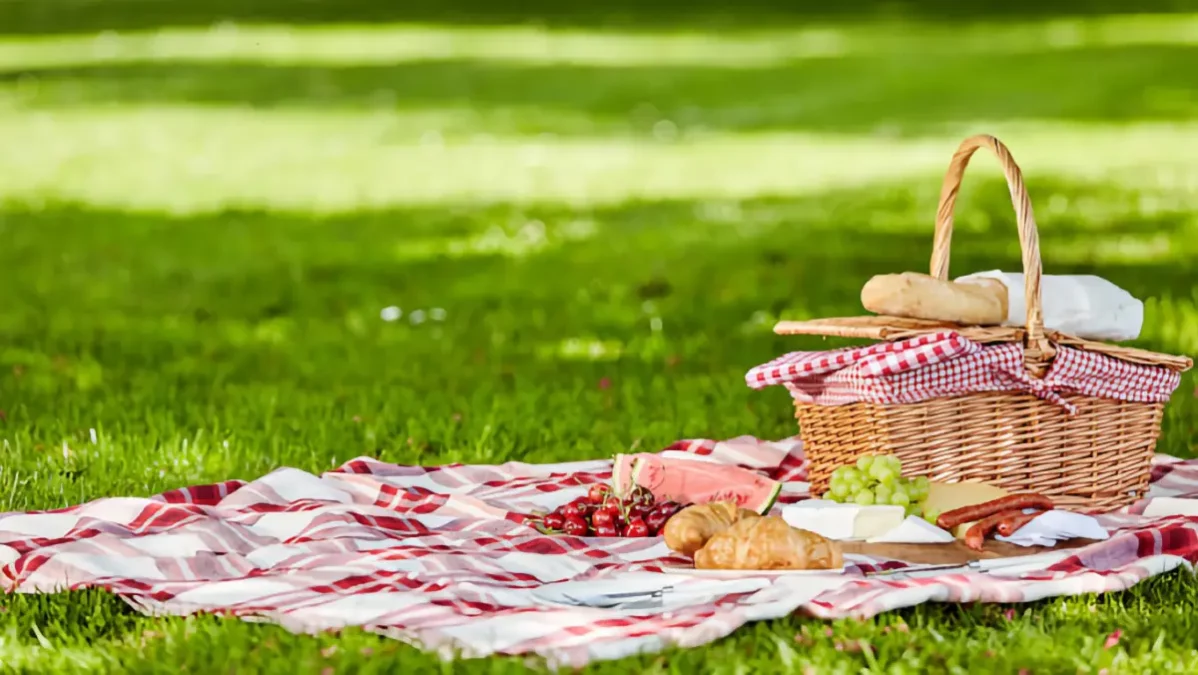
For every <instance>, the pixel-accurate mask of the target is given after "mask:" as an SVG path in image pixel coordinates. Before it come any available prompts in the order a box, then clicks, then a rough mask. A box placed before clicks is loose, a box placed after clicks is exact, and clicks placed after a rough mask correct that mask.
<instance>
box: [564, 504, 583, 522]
mask: <svg viewBox="0 0 1198 675" xmlns="http://www.w3.org/2000/svg"><path fill="white" fill-rule="evenodd" d="M562 516H563V517H565V519H566V520H569V519H570V518H582V509H580V508H578V504H575V503H574V502H570V503H569V504H566V505H565V506H563V507H562Z"/></svg>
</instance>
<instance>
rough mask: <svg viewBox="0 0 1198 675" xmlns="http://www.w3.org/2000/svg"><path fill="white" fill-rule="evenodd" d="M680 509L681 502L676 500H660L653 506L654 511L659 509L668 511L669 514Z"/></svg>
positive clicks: (664, 511) (663, 511)
mask: <svg viewBox="0 0 1198 675" xmlns="http://www.w3.org/2000/svg"><path fill="white" fill-rule="evenodd" d="M681 509H682V505H681V504H679V503H678V502H672V501H664V502H660V503H658V504H656V505H654V507H653V510H654V511H661V512H662V513H670V514H673V513H677V512H678V511H680V510H681Z"/></svg>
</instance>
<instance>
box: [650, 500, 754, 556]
mask: <svg viewBox="0 0 1198 675" xmlns="http://www.w3.org/2000/svg"><path fill="white" fill-rule="evenodd" d="M758 517H759V516H758V515H757V514H756V513H754V512H753V511H750V510H748V509H742V508H738V507H737V506H736V504H735V503H733V502H713V503H710V504H695V505H693V506H688V507H686V508H685V509H682V510H681V511H679V512H678V513H675V514H674V515H673V516H671V517H670V519H669V520H668V521H666V526H665V528H663V529H662V534H663V535H665V538H666V546H668V547H669V548H670V550H671V551H677V552H678V553H681V554H683V555H694V553H695V551H698V550H699V549H701V548H703V545H704V544H706V543H707V540H708V539H711V536H712V535H713V534H715V533H717V532H722V531H724V530H726V529H728V527H730V526H731V525H732V524H733V523H735V522H738V521H740V520H743V519H745V518H758Z"/></svg>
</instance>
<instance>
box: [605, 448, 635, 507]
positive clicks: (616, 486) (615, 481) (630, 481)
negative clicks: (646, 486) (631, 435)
mask: <svg viewBox="0 0 1198 675" xmlns="http://www.w3.org/2000/svg"><path fill="white" fill-rule="evenodd" d="M625 457H627V455H624V454H623V453H621V454H618V455H616V456H615V458H614V459H612V463H611V490H612V492H613V493H615V495H616V496H617V497H623V496H624V494H625V493H626V492H627V491H628V490H630V489H632V486H633V485H635V484H636V483H635V478H634V476H635V475H636V474H635V473H634V472H633V471H629V472H628V475H627V476H625V475H623V473H622V472H623V470H624V466H626V465H627V462H625V461H624V458H625ZM639 461H640V459H639V458H638V459H636V460H634V461H633V463H632V466H631V467H630V468H632V469H635V468H636V463H637V462H639Z"/></svg>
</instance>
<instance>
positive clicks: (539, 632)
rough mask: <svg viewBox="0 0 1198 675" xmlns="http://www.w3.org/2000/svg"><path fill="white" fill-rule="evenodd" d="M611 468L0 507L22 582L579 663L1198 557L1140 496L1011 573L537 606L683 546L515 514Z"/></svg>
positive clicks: (363, 463)
mask: <svg viewBox="0 0 1198 675" xmlns="http://www.w3.org/2000/svg"><path fill="white" fill-rule="evenodd" d="M670 449H672V450H679V451H686V452H693V453H697V454H701V455H706V456H708V457H709V458H712V459H715V460H718V461H723V462H727V463H732V464H737V465H740V466H745V467H748V468H753V469H757V470H760V471H762V472H763V473H766V474H769V475H771V476H774V477H775V478H778V479H781V480H785V481H788V483H787V487H788V488H789V489H788V491H787V492H788V494H789V497H788V499H787V501H793V500H794V499H795V498H797V497H796V495H797V494H800V493H801V492H802V491H803V490H804V489H805V487H806V484H805V483H804V482H803V481H804V477H805V470H804V462H803V456H802V451H801V444H800V443H799V442H798V441H797V440H795V439H790V440H787V441H782V442H777V443H771V442H765V441H759V440H757V439H753V438H737V439H733V440H731V441H726V442H721V443H716V442H713V441H684V442H680V443H677V444H675V445H674V446H672V447H671V448H670ZM610 473H611V464H610V462H608V461H589V462H574V463H565V464H551V465H531V464H521V463H509V464H504V465H500V466H463V465H449V466H440V467H415V466H397V465H392V464H384V463H382V462H378V461H375V460H372V459H356V460H353V461H351V462H348V463H346V464H345V465H343V466H342V467H341V468H339V469H337V470H335V471H331V472H329V473H326V474H324V475H321V476H316V475H313V474H309V473H305V472H303V471H298V470H295V469H280V470H278V471H275V472H273V473H271V474H269V475H267V476H265V477H263V478H260V479H258V480H256V481H253V482H250V483H243V482H241V481H229V482H226V483H220V484H217V485H206V486H198V487H192V488H184V489H180V490H175V491H171V492H167V493H164V494H162V495H159V496H157V497H154V498H151V499H138V498H116V499H101V500H98V501H95V502H91V503H88V504H84V505H82V506H76V507H71V508H67V509H61V510H57V511H51V512H37V513H7V514H0V584H3V585H4V587H5V588H7V589H10V590H14V591H17V592H26V593H37V592H51V591H55V590H59V589H64V588H82V587H89V586H94V587H102V588H107V589H110V590H112V591H114V592H116V593H119V594H120V595H121V596H122V597H124V598H126V599H127V600H128V601H129V602H130V603H131V604H132V605H134V606H135V607H138V608H140V609H142V610H143V611H146V612H153V613H166V614H188V613H193V612H220V613H223V614H229V615H233V616H240V617H245V618H251V617H253V618H265V619H267V620H270V621H274V622H277V623H279V624H281V625H283V626H285V627H287V628H288V629H291V630H295V631H317V630H323V629H330V628H338V627H343V626H349V625H354V626H363V627H365V628H367V629H369V630H372V631H376V632H379V633H382V634H386V635H391V636H394V637H396V638H399V639H403V640H406V641H411V642H415V643H417V644H420V645H423V646H425V647H427V648H429V649H435V650H438V651H439V652H441V653H443V654H445V655H453V654H460V655H466V656H484V655H487V654H494V653H504V654H530V653H535V654H540V655H543V656H545V657H546V658H548V659H549V660H550V662H551V663H554V664H562V665H566V664H570V665H580V664H583V663H586V662H588V661H592V660H597V659H606V658H616V657H620V656H625V655H629V654H632V653H636V652H641V651H653V650H658V649H661V648H663V647H666V646H670V645H675V646H694V645H700V644H704V643H707V642H710V641H712V640H715V639H718V638H720V637H723V636H725V635H727V634H728V633H730V632H732V631H733V630H735V629H736V628H737V627H738V626H740V625H742V624H744V623H746V622H748V621H754V620H760V619H769V618H774V617H779V616H784V615H786V614H789V613H791V612H793V611H796V610H803V611H807V612H810V613H814V614H815V615H817V616H823V617H840V616H860V617H865V616H870V615H873V614H877V613H879V612H883V611H886V610H890V609H895V608H898V607H905V606H909V605H913V604H917V603H920V602H924V601H927V600H938V601H976V600H981V601H989V602H998V601H1003V602H1020V601H1028V600H1034V599H1038V598H1043V597H1047V596H1052V595H1065V594H1073V593H1089V592H1095V591H1111V590H1120V589H1124V588H1127V587H1129V586H1131V585H1133V584H1135V583H1136V582H1138V581H1140V580H1142V579H1144V578H1146V577H1149V576H1151V575H1153V574H1159V573H1162V572H1165V571H1167V570H1170V569H1173V568H1175V567H1177V566H1178V565H1181V564H1183V563H1184V562H1185V561H1189V562H1194V561H1195V560H1196V559H1198V518H1193V517H1191V518H1185V517H1151V518H1150V517H1146V516H1144V515H1143V514H1144V513H1145V510H1146V509H1147V507H1149V506H1150V505H1151V504H1150V501H1149V502H1144V503H1141V504H1137V505H1136V507H1135V508H1133V509H1131V510H1129V511H1128V512H1127V513H1124V514H1119V515H1111V516H1105V517H1104V521H1103V522H1104V524H1106V525H1107V526H1108V527H1110V528H1112V529H1115V530H1116V533H1115V536H1113V537H1112V538H1111V539H1110V540H1109V541H1107V542H1103V543H1102V544H1100V545H1097V546H1093V547H1091V548H1088V549H1084V550H1082V551H1080V552H1079V553H1078V554H1077V555H1075V556H1072V557H1070V558H1068V559H1066V560H1065V561H1063V562H1061V563H1059V564H1057V565H1055V566H1054V567H1053V568H1052V569H1051V571H1049V572H1046V573H1042V574H1038V575H1033V576H1031V577H1029V578H1026V579H1022V580H1021V579H1002V578H998V577H990V576H987V575H979V574H954V575H944V576H939V577H923V578H917V579H916V578H911V579H899V578H893V577H883V578H869V577H862V576H861V571H862V570H866V569H870V568H872V567H894V566H897V565H901V563H897V562H894V561H884V560H869V559H863V560H858V561H855V562H856V563H857V564H855V565H851V566H850V569H849V572H848V574H847V575H846V576H845V577H844V578H843V579H839V580H836V581H835V582H829V581H827V580H826V578H824V580H823V581H810V582H808V581H804V579H807V578H806V577H791V578H789V579H788V580H785V581H783V580H781V579H779V580H778V581H776V582H775V583H774V585H772V586H771V587H770V588H767V589H764V590H761V591H756V592H752V593H733V594H728V595H723V596H718V597H714V598H710V597H709V598H705V599H702V600H701V601H700V602H699V603H698V604H689V605H685V606H678V605H677V604H676V603H672V604H670V607H669V610H668V611H666V612H662V611H655V610H645V611H644V612H641V613H629V612H626V611H621V610H618V609H594V608H578V607H561V606H552V605H546V604H545V603H544V601H543V600H538V599H537V597H535V596H534V594H533V592H532V591H533V589H536V588H537V587H539V586H541V585H543V584H545V583H550V582H555V581H562V580H568V579H587V578H592V577H596V578H618V576H619V575H621V574H630V573H643V572H646V571H648V572H653V571H661V570H662V569H663V568H666V567H668V566H670V565H677V564H682V563H684V562H685V561H683V560H680V559H678V558H672V557H670V555H669V552H668V551H667V550H666V549H665V546H664V545H663V544H662V543H661V541H660V540H659V539H598V538H576V537H565V536H557V537H551V536H544V535H541V534H539V533H538V532H536V531H535V530H533V529H531V528H529V527H526V526H524V525H522V524H521V523H520V522H519V521H520V517H519V515H518V514H520V513H527V512H529V511H532V510H533V509H537V508H541V509H546V508H552V507H555V506H557V505H558V504H561V503H563V502H565V501H568V500H570V499H573V498H574V497H577V496H579V495H581V494H583V493H584V492H585V491H586V489H587V486H588V485H589V484H591V483H594V482H597V481H607V480H608V479H609V477H610ZM1154 478H1155V481H1156V482H1155V484H1154V489H1153V494H1154V495H1155V494H1157V493H1161V494H1164V495H1167V496H1168V497H1170V498H1175V499H1176V498H1182V499H1184V498H1186V497H1189V496H1198V464H1195V463H1187V462H1181V461H1178V460H1173V459H1170V458H1162V459H1161V460H1160V461H1159V462H1158V464H1157V468H1156V471H1155V472H1154ZM642 578H643V575H642ZM819 584H827V585H826V586H820V585H819Z"/></svg>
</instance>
